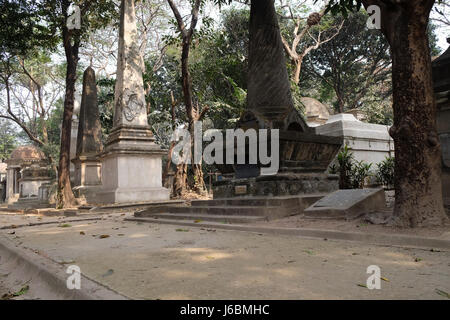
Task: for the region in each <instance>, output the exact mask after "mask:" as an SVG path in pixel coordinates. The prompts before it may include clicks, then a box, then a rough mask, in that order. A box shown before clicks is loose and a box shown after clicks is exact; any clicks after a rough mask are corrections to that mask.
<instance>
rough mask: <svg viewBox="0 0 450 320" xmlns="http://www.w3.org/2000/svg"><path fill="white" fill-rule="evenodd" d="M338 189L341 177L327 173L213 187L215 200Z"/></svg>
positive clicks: (225, 182)
mask: <svg viewBox="0 0 450 320" xmlns="http://www.w3.org/2000/svg"><path fill="white" fill-rule="evenodd" d="M338 189H339V177H338V176H337V175H331V174H326V173H279V174H276V175H272V176H259V177H253V178H245V179H231V180H223V181H217V182H215V183H214V185H213V191H214V199H224V198H236V197H259V196H268V197H278V196H289V195H291V196H294V195H306V194H323V193H329V192H333V191H336V190H338Z"/></svg>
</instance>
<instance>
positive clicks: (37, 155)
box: [9, 145, 46, 161]
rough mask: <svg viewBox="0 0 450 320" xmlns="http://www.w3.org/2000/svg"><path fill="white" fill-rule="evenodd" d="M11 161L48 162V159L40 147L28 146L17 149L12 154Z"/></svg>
mask: <svg viewBox="0 0 450 320" xmlns="http://www.w3.org/2000/svg"><path fill="white" fill-rule="evenodd" d="M9 160H22V161H41V160H46V157H45V154H44V153H43V152H42V151H41V150H40V149H39V148H38V147H36V146H33V145H28V146H21V147H18V148H17V149H15V150H14V151H13V152H12V153H11V156H10V158H9Z"/></svg>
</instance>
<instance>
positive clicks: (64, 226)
mask: <svg viewBox="0 0 450 320" xmlns="http://www.w3.org/2000/svg"><path fill="white" fill-rule="evenodd" d="M58 227H60V228H70V227H71V225H70V224H68V223H65V224H60V225H59V226H58Z"/></svg>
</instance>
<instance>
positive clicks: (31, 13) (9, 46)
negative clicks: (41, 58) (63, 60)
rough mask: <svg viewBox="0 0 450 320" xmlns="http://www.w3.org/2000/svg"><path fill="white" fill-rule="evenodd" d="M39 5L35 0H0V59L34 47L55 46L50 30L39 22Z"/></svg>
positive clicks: (24, 52)
mask: <svg viewBox="0 0 450 320" xmlns="http://www.w3.org/2000/svg"><path fill="white" fill-rule="evenodd" d="M39 5H40V2H39V1H36V0H14V1H10V0H0V17H1V18H0V30H1V32H0V60H3V59H6V58H7V57H11V56H14V55H25V54H26V53H27V52H29V51H31V50H34V49H35V48H36V47H43V46H45V47H49V48H55V47H56V44H57V43H56V41H55V39H54V38H53V37H52V31H51V30H49V29H48V28H47V26H46V25H45V24H44V23H42V22H41V19H40V17H39V12H40V8H39Z"/></svg>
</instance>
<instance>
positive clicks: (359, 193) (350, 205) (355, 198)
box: [304, 189, 386, 219]
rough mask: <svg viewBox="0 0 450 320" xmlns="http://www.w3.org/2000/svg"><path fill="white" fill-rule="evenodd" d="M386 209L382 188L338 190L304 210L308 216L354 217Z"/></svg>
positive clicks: (323, 217)
mask: <svg viewBox="0 0 450 320" xmlns="http://www.w3.org/2000/svg"><path fill="white" fill-rule="evenodd" d="M385 209H386V199H385V195H384V189H354V190H339V191H336V192H333V193H330V194H329V195H327V196H325V197H323V198H322V199H320V200H319V201H317V202H316V203H314V204H313V205H312V206H310V207H309V208H307V209H306V210H305V212H304V214H305V216H306V217H308V218H319V219H320V218H322V219H326V218H329V219H354V218H357V217H359V216H361V215H363V214H367V213H372V212H376V211H383V210H385Z"/></svg>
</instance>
